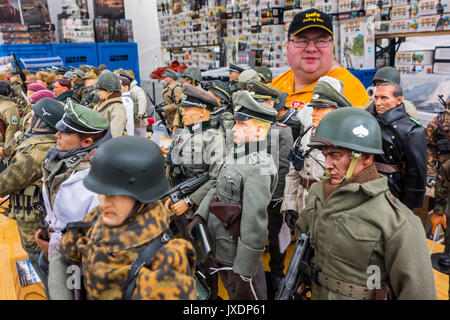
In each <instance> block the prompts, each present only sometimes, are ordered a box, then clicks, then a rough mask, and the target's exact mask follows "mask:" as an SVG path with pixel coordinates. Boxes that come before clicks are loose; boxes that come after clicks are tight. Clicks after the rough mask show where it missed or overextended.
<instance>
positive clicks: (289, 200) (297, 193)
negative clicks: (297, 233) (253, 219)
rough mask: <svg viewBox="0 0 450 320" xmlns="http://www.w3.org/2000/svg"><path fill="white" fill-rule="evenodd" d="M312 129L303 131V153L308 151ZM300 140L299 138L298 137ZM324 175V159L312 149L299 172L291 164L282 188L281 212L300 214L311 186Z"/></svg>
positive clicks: (318, 151) (320, 153)
mask: <svg viewBox="0 0 450 320" xmlns="http://www.w3.org/2000/svg"><path fill="white" fill-rule="evenodd" d="M312 134H313V129H309V130H308V131H305V134H304V135H303V137H302V138H301V149H303V150H304V151H305V152H307V151H308V150H310V147H308V143H310V141H311V135H312ZM299 139H300V137H299ZM324 175H325V157H324V155H323V154H322V152H321V151H320V150H319V149H312V150H311V152H310V153H309V155H308V156H307V157H306V158H305V162H304V165H303V168H302V170H301V171H297V170H295V168H294V167H293V166H292V164H291V165H290V166H289V173H288V174H287V175H286V185H285V187H284V196H285V198H284V200H283V203H282V205H281V212H282V213H285V212H286V211H287V210H294V211H295V212H297V213H300V212H301V211H302V210H303V209H304V208H305V200H306V196H307V195H308V189H309V188H310V187H311V185H312V184H313V183H315V182H317V181H319V179H320V178H322V177H323V176H324Z"/></svg>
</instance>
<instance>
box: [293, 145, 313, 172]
mask: <svg viewBox="0 0 450 320" xmlns="http://www.w3.org/2000/svg"><path fill="white" fill-rule="evenodd" d="M311 151H312V149H309V150H308V151H306V152H304V151H303V149H300V148H298V149H296V148H292V149H291V151H289V155H288V160H289V161H290V162H291V163H292V166H293V167H294V169H295V170H297V171H301V170H302V169H303V166H304V164H305V158H306V157H307V156H308V155H309V154H310V153H311Z"/></svg>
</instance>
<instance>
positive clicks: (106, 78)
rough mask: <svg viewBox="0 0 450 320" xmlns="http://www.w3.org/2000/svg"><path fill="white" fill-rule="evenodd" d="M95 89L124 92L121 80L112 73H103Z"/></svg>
mask: <svg viewBox="0 0 450 320" xmlns="http://www.w3.org/2000/svg"><path fill="white" fill-rule="evenodd" d="M95 89H101V90H105V91H119V92H120V91H122V86H121V85H120V79H119V77H118V76H117V75H115V74H114V73H113V72H110V71H109V72H108V71H103V72H102V73H101V74H100V75H99V76H98V78H97V82H96V83H95Z"/></svg>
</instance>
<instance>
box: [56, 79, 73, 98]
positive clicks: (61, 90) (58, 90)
mask: <svg viewBox="0 0 450 320" xmlns="http://www.w3.org/2000/svg"><path fill="white" fill-rule="evenodd" d="M69 90H70V89H69V88H67V87H64V86H62V85H61V84H60V83H59V82H55V84H54V85H53V92H54V93H55V95H56V96H59V95H60V94H62V93H64V92H66V91H69Z"/></svg>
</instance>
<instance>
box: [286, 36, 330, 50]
mask: <svg viewBox="0 0 450 320" xmlns="http://www.w3.org/2000/svg"><path fill="white" fill-rule="evenodd" d="M311 41H312V42H314V45H315V46H316V48H326V47H328V45H329V44H330V42H331V41H333V38H329V39H296V38H295V39H289V42H292V43H293V44H294V47H296V48H302V49H304V48H306V47H307V46H308V45H309V43H310V42H311Z"/></svg>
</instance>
